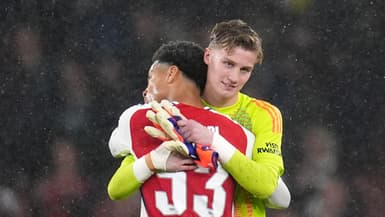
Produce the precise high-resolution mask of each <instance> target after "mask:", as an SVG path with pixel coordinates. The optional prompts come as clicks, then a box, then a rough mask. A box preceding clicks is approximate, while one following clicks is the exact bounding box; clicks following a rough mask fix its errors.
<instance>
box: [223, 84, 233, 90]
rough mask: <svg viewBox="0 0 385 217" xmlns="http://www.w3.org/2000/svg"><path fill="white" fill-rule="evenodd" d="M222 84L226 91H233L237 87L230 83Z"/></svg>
mask: <svg viewBox="0 0 385 217" xmlns="http://www.w3.org/2000/svg"><path fill="white" fill-rule="evenodd" d="M221 83H222V86H223V87H224V88H225V89H226V90H232V89H235V88H236V86H235V85H232V84H230V83H226V82H221Z"/></svg>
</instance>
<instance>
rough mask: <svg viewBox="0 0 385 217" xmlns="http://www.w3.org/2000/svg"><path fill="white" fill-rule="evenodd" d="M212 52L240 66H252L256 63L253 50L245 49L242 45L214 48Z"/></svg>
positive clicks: (255, 55)
mask: <svg viewBox="0 0 385 217" xmlns="http://www.w3.org/2000/svg"><path fill="white" fill-rule="evenodd" d="M213 51H214V53H216V54H217V55H220V56H221V57H222V58H225V59H228V60H230V61H232V62H234V63H237V64H240V65H242V66H247V67H254V65H255V64H256V59H257V54H256V53H255V52H254V51H251V50H246V49H244V48H242V47H234V48H231V49H225V48H221V49H214V50H213Z"/></svg>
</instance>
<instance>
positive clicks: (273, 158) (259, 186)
mask: <svg viewBox="0 0 385 217" xmlns="http://www.w3.org/2000/svg"><path fill="white" fill-rule="evenodd" d="M268 118H269V117H267V118H266V119H268ZM262 123H263V122H262ZM178 125H179V126H180V130H181V132H182V134H183V136H184V137H186V139H187V140H188V141H192V142H196V143H201V144H211V147H212V148H213V149H214V150H215V151H217V152H218V153H219V161H220V162H221V163H222V166H223V167H224V168H225V169H226V171H228V172H229V173H230V174H231V175H232V176H233V177H234V179H235V180H236V181H237V182H238V184H240V185H241V186H242V187H243V188H245V189H246V190H247V191H249V192H250V193H251V194H252V195H254V196H255V197H258V198H261V199H266V198H268V197H269V196H270V195H271V194H272V193H273V192H274V190H275V189H276V187H277V182H278V178H279V177H280V175H281V174H282V172H283V163H282V156H281V155H280V153H279V154H277V153H275V152H274V153H269V152H268V151H266V153H262V154H263V155H262V156H259V155H257V154H258V153H257V152H262V149H258V147H259V146H258V145H257V144H258V143H263V146H266V144H265V141H270V142H271V143H272V144H279V145H277V146H274V145H273V146H274V147H275V148H278V149H279V150H280V143H281V138H282V134H281V133H269V132H270V131H271V130H269V129H266V130H265V133H266V135H265V137H264V138H259V140H257V141H256V143H255V145H254V147H253V148H254V150H253V152H254V153H253V159H250V158H248V157H246V156H245V155H244V154H243V153H241V152H240V151H239V150H237V149H236V148H235V147H234V146H233V145H232V144H231V143H229V142H228V141H227V140H226V139H225V138H224V137H223V136H221V135H220V134H219V133H213V132H211V131H209V130H208V129H207V128H206V127H204V126H203V125H201V124H199V123H198V122H196V121H194V120H186V121H183V120H182V121H178ZM263 126H264V127H265V128H269V125H263ZM266 126H267V127H266ZM262 130H263V129H262ZM258 137H262V133H261V134H260V135H259V136H258ZM269 144H270V143H269ZM263 150H268V149H263ZM274 150H275V149H274Z"/></svg>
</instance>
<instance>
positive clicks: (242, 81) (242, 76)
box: [240, 73, 251, 86]
mask: <svg viewBox="0 0 385 217" xmlns="http://www.w3.org/2000/svg"><path fill="white" fill-rule="evenodd" d="M250 76H251V73H249V74H245V75H241V77H240V83H241V84H242V86H243V85H245V84H246V82H247V81H249V79H250Z"/></svg>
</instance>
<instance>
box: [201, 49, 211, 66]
mask: <svg viewBox="0 0 385 217" xmlns="http://www.w3.org/2000/svg"><path fill="white" fill-rule="evenodd" d="M210 51H211V50H210V48H205V52H204V54H203V61H204V62H205V63H206V64H209V62H210V61H209V60H210Z"/></svg>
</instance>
